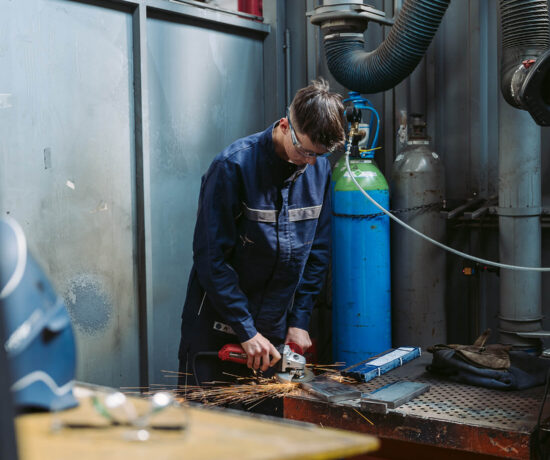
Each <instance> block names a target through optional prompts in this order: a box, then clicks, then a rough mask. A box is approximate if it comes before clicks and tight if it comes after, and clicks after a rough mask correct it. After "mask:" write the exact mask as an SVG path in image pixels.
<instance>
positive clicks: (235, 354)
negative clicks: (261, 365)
mask: <svg viewBox="0 0 550 460" xmlns="http://www.w3.org/2000/svg"><path fill="white" fill-rule="evenodd" d="M218 358H220V359H221V360H222V361H231V362H232V363H239V364H246V363H247V362H248V355H247V354H246V353H245V352H244V350H243V347H241V346H240V345H236V344H234V343H228V344H227V345H224V346H223V347H222V349H221V350H220V351H219V352H218Z"/></svg>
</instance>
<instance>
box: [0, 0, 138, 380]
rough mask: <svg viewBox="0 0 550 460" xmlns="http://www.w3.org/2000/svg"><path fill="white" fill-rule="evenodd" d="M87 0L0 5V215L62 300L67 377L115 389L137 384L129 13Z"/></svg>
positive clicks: (131, 73)
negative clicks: (74, 353) (70, 335)
mask: <svg viewBox="0 0 550 460" xmlns="http://www.w3.org/2000/svg"><path fill="white" fill-rule="evenodd" d="M89 3H90V2H74V1H66V0H26V1H24V2H8V1H2V2H0V68H1V69H3V70H2V72H0V197H1V201H0V212H1V213H2V214H9V215H11V216H13V217H14V218H15V219H17V220H18V221H19V223H20V224H21V226H22V227H23V228H24V230H25V232H26V235H27V240H28V242H29V248H30V250H31V251H32V252H33V254H34V256H35V258H36V259H37V260H38V261H39V262H40V264H41V265H42V267H43V268H44V270H45V272H46V273H47V275H48V277H49V278H50V279H51V281H52V283H53V284H54V286H55V288H56V290H57V291H58V292H59V293H60V294H61V295H63V296H64V298H65V302H66V304H67V307H68V309H69V312H70V314H71V319H72V323H73V326H74V328H75V332H76V339H77V350H78V370H77V378H78V379H80V380H85V381H88V382H94V383H100V384H105V385H110V386H115V387H118V386H125V385H135V384H136V383H137V382H138V381H139V380H138V376H139V356H138V353H139V337H138V308H137V298H136V280H135V275H134V274H135V263H134V261H135V260H136V256H135V253H134V227H135V220H134V219H135V217H134V199H135V187H134V176H133V173H134V169H135V168H134V157H135V147H134V104H133V101H134V91H133V70H132V68H133V65H132V64H133V52H132V16H131V15H130V14H128V13H125V12H122V11H117V10H111V9H107V8H102V7H98V6H93V5H91V4H89ZM98 3H99V2H98ZM105 3H106V2H103V4H105Z"/></svg>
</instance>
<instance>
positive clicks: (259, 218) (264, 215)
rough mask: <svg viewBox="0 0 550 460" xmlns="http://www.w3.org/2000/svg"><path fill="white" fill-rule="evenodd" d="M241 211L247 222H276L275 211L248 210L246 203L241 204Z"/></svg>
mask: <svg viewBox="0 0 550 460" xmlns="http://www.w3.org/2000/svg"><path fill="white" fill-rule="evenodd" d="M243 211H244V214H245V216H246V217H247V219H249V220H253V221H256V222H277V210H276V209H268V210H265V209H250V208H249V207H248V206H247V205H246V203H243Z"/></svg>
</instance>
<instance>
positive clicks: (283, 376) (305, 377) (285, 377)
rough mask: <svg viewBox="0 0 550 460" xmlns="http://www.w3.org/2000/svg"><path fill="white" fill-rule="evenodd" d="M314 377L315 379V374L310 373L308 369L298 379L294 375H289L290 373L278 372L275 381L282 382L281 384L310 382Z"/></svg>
mask: <svg viewBox="0 0 550 460" xmlns="http://www.w3.org/2000/svg"><path fill="white" fill-rule="evenodd" d="M314 377H315V374H314V373H313V372H311V371H310V370H309V369H305V370H304V373H303V374H302V375H301V376H300V377H298V376H296V375H294V374H291V373H290V372H278V373H277V379H278V380H279V381H280V382H283V383H291V382H293V383H304V382H311V381H312V380H313V378H314Z"/></svg>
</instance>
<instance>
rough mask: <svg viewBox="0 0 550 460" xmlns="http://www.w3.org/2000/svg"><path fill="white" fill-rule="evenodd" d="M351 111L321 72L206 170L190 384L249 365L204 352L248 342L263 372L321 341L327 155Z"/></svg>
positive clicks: (185, 322) (183, 350) (183, 368)
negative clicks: (316, 329)
mask: <svg viewBox="0 0 550 460" xmlns="http://www.w3.org/2000/svg"><path fill="white" fill-rule="evenodd" d="M343 111H344V108H343V105H342V102H341V97H340V95H338V94H336V93H331V92H330V91H329V86H328V83H327V82H326V81H325V80H323V79H320V80H317V81H313V82H312V84H311V85H309V86H307V87H305V88H303V89H301V90H299V91H298V92H297V94H296V96H295V98H294V100H293V101H292V104H291V106H290V109H289V110H288V111H287V114H286V117H284V118H281V119H280V120H279V121H277V122H276V123H274V124H273V125H272V126H270V127H269V128H267V129H266V130H265V131H263V132H260V133H256V134H253V135H251V136H248V137H245V138H243V139H239V140H237V141H236V142H234V143H233V144H231V145H230V146H229V147H227V148H226V149H225V150H224V151H223V152H221V153H220V154H219V155H218V156H217V157H216V158H215V159H214V161H213V162H212V164H211V166H210V168H209V169H208V171H207V172H206V174H205V175H204V176H203V178H202V184H201V191H200V197H199V209H198V215H197V223H196V227H195V234H194V239H193V262H194V265H193V268H192V270H191V274H190V278H189V284H188V288H187V298H186V301H185V305H184V310H183V315H182V328H181V331H182V338H181V344H180V350H179V359H180V372H181V373H182V374H181V376H182V377H181V378H180V382H179V383H180V385H186V384H187V383H188V378H187V376H188V375H189V374H191V373H192V374H194V378H193V379H192V380H191V382H190V383H192V384H195V383H197V384H202V383H204V382H210V381H214V380H218V381H219V380H223V381H227V380H228V379H229V377H228V376H227V374H235V373H240V372H241V371H242V369H243V368H244V366H242V365H240V367H239V365H235V364H232V363H229V364H227V363H222V362H220V361H219V360H218V359H217V358H216V357H215V356H205V355H203V354H201V353H202V352H206V351H210V352H213V351H218V350H219V349H220V348H221V347H222V346H223V345H224V344H227V343H240V344H241V345H242V347H243V349H244V350H245V352H246V354H247V355H248V363H247V365H248V367H249V368H250V369H261V370H262V371H266V370H268V369H269V368H270V367H272V366H274V365H275V364H276V363H277V361H278V360H279V359H280V354H279V352H278V351H277V349H276V347H277V346H278V345H280V344H282V343H288V342H294V343H296V344H298V345H299V346H300V347H301V348H302V350H303V351H305V350H307V349H308V348H309V347H310V346H311V340H310V337H309V333H308V326H309V319H310V315H311V310H312V308H313V303H314V298H315V296H316V295H317V294H318V293H319V291H320V289H321V287H322V284H323V280H324V275H325V271H326V268H327V265H328V261H329V245H330V212H331V209H330V165H329V162H328V160H327V159H326V158H324V157H322V155H323V154H325V153H327V152H328V151H331V150H333V149H334V148H336V147H337V146H339V145H341V144H342V142H343V141H344V137H345V131H344V120H343ZM197 353H199V354H198V355H197ZM224 373H225V374H224Z"/></svg>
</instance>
